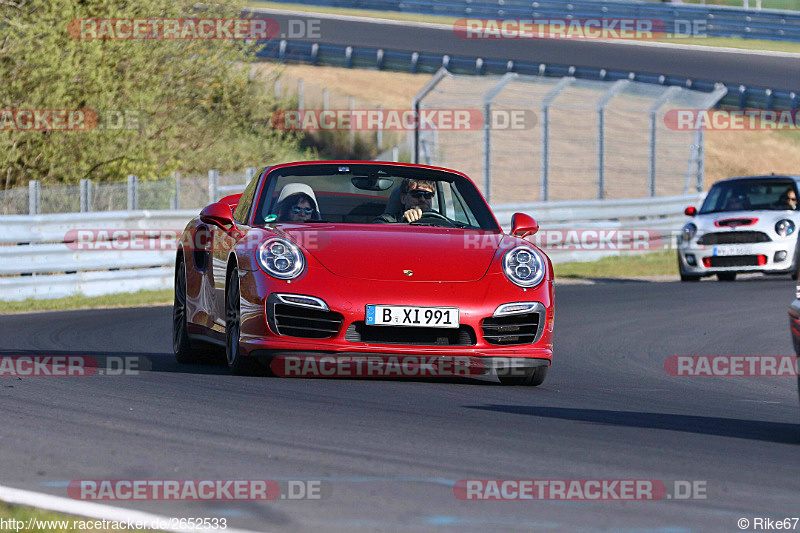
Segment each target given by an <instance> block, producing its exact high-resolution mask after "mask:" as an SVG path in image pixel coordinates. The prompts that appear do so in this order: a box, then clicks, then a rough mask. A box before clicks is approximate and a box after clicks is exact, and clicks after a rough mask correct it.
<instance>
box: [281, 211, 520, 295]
mask: <svg viewBox="0 0 800 533" xmlns="http://www.w3.org/2000/svg"><path fill="white" fill-rule="evenodd" d="M282 226H283V227H281V228H279V229H280V230H281V231H283V232H285V234H286V235H287V236H288V237H289V238H291V239H292V240H293V241H294V242H296V243H297V244H299V245H300V246H302V247H303V248H304V249H305V250H306V252H308V253H309V254H311V255H313V256H314V258H315V259H317V260H318V261H319V262H320V263H321V264H322V265H323V266H324V267H325V268H327V269H328V270H330V271H331V272H332V273H334V274H336V275H338V276H342V277H345V278H353V279H364V280H376V281H377V280H380V281H448V282H465V281H476V280H479V279H481V278H482V277H483V276H484V275H485V274H486V271H487V270H488V269H489V266H490V265H491V263H492V259H493V258H494V255H495V252H496V250H497V248H498V246H499V245H500V243H501V241H502V240H503V238H504V235H503V234H501V233H493V232H488V231H474V230H463V229H455V228H441V227H427V226H408V225H397V226H395V225H373V224H369V225H358V226H356V225H351V226H349V227H346V228H343V227H342V226H341V225H337V226H331V225H324V224H314V225H302V226H301V225H291V226H290V225H282Z"/></svg>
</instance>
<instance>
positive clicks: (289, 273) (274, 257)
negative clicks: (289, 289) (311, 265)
mask: <svg viewBox="0 0 800 533" xmlns="http://www.w3.org/2000/svg"><path fill="white" fill-rule="evenodd" d="M256 257H257V258H258V263H259V264H260V265H261V268H262V269H263V270H264V271H265V272H266V273H267V274H269V275H270V276H272V277H273V278H278V279H292V278H296V277H297V276H299V275H300V274H301V273H302V272H303V269H304V268H305V266H306V258H305V256H304V255H303V252H301V251H300V248H298V247H297V246H296V245H295V244H294V243H292V242H289V241H287V240H286V239H281V238H280V237H270V238H269V239H267V240H265V241H264V242H262V243H261V244H260V245H259V246H258V252H257V254H256Z"/></svg>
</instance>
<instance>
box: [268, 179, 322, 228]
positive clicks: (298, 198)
mask: <svg viewBox="0 0 800 533" xmlns="http://www.w3.org/2000/svg"><path fill="white" fill-rule="evenodd" d="M277 207H278V220H277V221H278V222H308V221H309V220H312V219H314V220H317V219H319V213H318V212H317V201H316V197H315V195H314V190H313V189H312V188H311V187H309V186H308V185H305V184H302V183H290V184H288V185H286V186H284V188H283V189H281V193H280V195H278V202H277ZM315 215H316V216H315Z"/></svg>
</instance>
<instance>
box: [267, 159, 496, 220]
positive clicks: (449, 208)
mask: <svg viewBox="0 0 800 533" xmlns="http://www.w3.org/2000/svg"><path fill="white" fill-rule="evenodd" d="M404 182H405V185H404ZM404 186H405V189H404ZM411 205H414V206H415V207H416V206H418V205H421V206H422V212H423V215H424V216H423V218H422V219H421V220H417V221H415V222H414V224H418V225H430V226H446V227H455V228H469V229H483V230H489V231H500V228H499V227H498V226H497V223H496V222H495V220H494V217H493V216H492V214H491V212H490V210H489V208H488V206H487V205H486V203H485V202H484V200H483V198H482V197H481V196H480V193H479V192H478V191H477V189H476V188H475V186H474V185H473V184H472V183H471V182H470V181H469V180H467V179H465V178H463V177H462V176H459V175H457V174H452V173H449V172H444V171H438V170H430V169H424V168H414V167H401V166H392V165H380V164H368V163H365V164H342V165H337V164H320V165H298V166H289V167H284V168H279V169H276V170H274V171H272V172H270V173H269V175H268V176H267V177H266V179H265V183H264V186H263V188H262V190H261V194H260V196H259V199H258V203H257V207H256V211H255V221H254V223H255V224H269V223H277V222H302V223H319V222H328V223H347V224H378V223H396V224H397V223H399V224H402V223H406V221H405V220H404V219H403V212H404V211H406V209H407V208H409V207H410V206H411Z"/></svg>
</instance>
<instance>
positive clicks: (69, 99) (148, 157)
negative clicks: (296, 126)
mask: <svg viewBox="0 0 800 533" xmlns="http://www.w3.org/2000/svg"><path fill="white" fill-rule="evenodd" d="M194 6H195V3H194V2H193V1H182V0H131V1H119V0H0V80H2V82H0V110H2V113H3V114H0V172H2V174H0V180H2V188H9V187H12V186H14V185H18V184H24V183H27V181H28V180H30V179H40V180H43V181H45V182H51V183H54V182H64V183H74V182H76V181H78V180H79V179H81V178H92V179H95V180H101V181H102V180H110V179H119V178H123V177H124V176H126V175H128V174H136V175H138V176H140V177H141V178H143V179H147V178H156V177H163V176H165V175H167V174H169V173H170V172H172V171H174V170H181V171H183V172H186V173H192V172H204V171H206V170H207V169H209V168H218V169H221V170H230V169H237V170H240V169H242V168H243V167H245V166H248V165H251V166H259V165H263V164H266V163H270V162H272V161H273V160H276V159H280V158H282V157H287V156H291V155H296V154H297V148H296V146H297V145H296V140H295V139H294V138H293V137H285V136H284V135H283V134H281V133H280V132H275V131H274V130H272V129H271V128H269V127H268V120H269V117H270V115H271V113H272V111H273V110H274V109H276V102H275V101H274V100H273V99H272V98H271V96H270V95H269V93H268V92H267V90H266V88H265V86H264V85H263V84H259V83H257V81H255V80H251V79H250V76H249V68H248V67H247V63H248V62H249V61H250V60H251V58H252V57H253V50H254V47H255V46H256V45H255V42H254V41H253V42H250V43H248V42H245V41H243V40H235V39H194V38H189V39H182V38H169V39H167V38H164V37H165V36H166V32H165V29H164V26H163V24H164V23H163V22H159V21H161V20H163V19H166V20H167V21H172V22H170V23H175V24H179V25H180V26H179V28H180V29H181V30H186V29H187V28H189V27H190V26H192V25H193V24H194V23H195V22H196V19H199V18H202V19H211V18H216V19H223V18H224V19H227V18H231V19H241V18H243V15H242V11H241V7H242V6H241V5H240V2H239V1H237V0H215V2H214V3H213V4H209V5H207V7H206V8H205V10H204V11H202V12H199V11H197V9H196V8H195V7H194ZM86 19H111V22H107V24H106V29H108V28H109V27H110V28H112V29H114V30H115V32H114V33H113V37H115V38H107V37H109V35H110V34H107V33H106V34H103V33H102V32H98V33H97V34H93V33H91V30H92V28H100V27H101V26H99V24H102V21H87V20H86ZM118 19H126V20H129V21H130V19H149V21H150V22H149V24H150V26H149V27H150V28H153V32H152V33H148V32H144V34H146V35H149V36H150V37H152V36H154V35H158V36H159V38H137V39H120V38H119V37H121V36H126V35H128V33H127V32H126V31H127V30H128V29H129V28H130V27H131V25H132V24H133V22H132V21H131V22H130V24H128V23H119V22H118ZM186 19H195V20H194V21H191V22H192V23H187V21H186ZM115 21H116V22H115ZM174 21H178V22H174ZM92 24H95V25H94V26H93V25H92ZM126 24H128V25H127V26H126ZM159 24H162V26H159ZM143 27H147V26H143ZM195 29H196V25H195ZM123 30H126V31H123ZM131 35H132V34H131ZM141 35H142V34H141V33H140V34H139V36H141ZM172 35H173V36H177V35H180V34H172ZM187 35H188V36H190V37H191V36H192V34H191V32H188V33H186V34H185V35H184V36H187ZM221 35H223V36H224V35H225V34H224V32H223V33H222V34H221ZM97 36H103V37H106V38H93V37H97ZM20 110H83V111H84V118H85V122H84V124H85V126H84V127H86V128H89V127H90V126H92V125H94V127H91V129H77V130H75V131H60V130H57V129H55V128H54V127H53V121H54V120H55V117H54V116H53V115H54V114H53V113H51V114H50V115H49V119H50V122H49V124H48V120H47V119H48V114H47V112H44V111H42V112H40V115H43V116H44V117H43V118H44V120H45V123H44V124H48V127H47V128H44V125H43V124H39V125H40V126H42V128H44V130H41V129H27V130H25V129H22V130H20V129H19V128H20V125H22V126H23V127H27V125H28V124H31V123H32V122H31V121H30V120H26V119H28V118H30V117H31V115H30V114H27V115H26V114H25V113H24V112H23V113H22V114H20ZM93 113H94V114H93ZM95 114H96V116H97V121H96V122H97V123H96V125H95V124H94V116H95ZM75 117H76V122H75V124H78V121H77V118H79V117H78V115H75ZM38 118H42V117H41V116H40V117H38Z"/></svg>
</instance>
